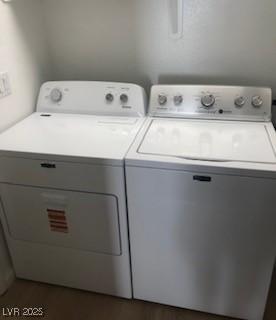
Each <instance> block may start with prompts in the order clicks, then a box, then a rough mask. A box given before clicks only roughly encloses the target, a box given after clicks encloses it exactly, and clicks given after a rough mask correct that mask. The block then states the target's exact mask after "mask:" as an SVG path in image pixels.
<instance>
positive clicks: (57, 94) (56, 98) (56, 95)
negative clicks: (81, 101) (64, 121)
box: [50, 88, 62, 102]
mask: <svg viewBox="0 0 276 320" xmlns="http://www.w3.org/2000/svg"><path fill="white" fill-rule="evenodd" d="M50 98H51V100H52V101H53V102H60V101H61V100H62V91H61V90H60V89H57V88H55V89H53V90H52V91H51V93H50Z"/></svg>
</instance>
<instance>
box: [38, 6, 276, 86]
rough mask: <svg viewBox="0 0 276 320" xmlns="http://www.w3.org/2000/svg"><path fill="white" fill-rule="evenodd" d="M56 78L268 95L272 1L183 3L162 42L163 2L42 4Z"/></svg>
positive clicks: (275, 50) (273, 80)
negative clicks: (180, 31)
mask: <svg viewBox="0 0 276 320" xmlns="http://www.w3.org/2000/svg"><path fill="white" fill-rule="evenodd" d="M43 6H44V12H45V16H46V21H47V31H48V39H49V40H50V46H51V52H52V57H53V67H54V70H55V75H54V77H55V78H56V79H88V80H89V79H91V80H93V79H100V80H118V81H120V80H124V81H134V82H137V83H140V84H143V85H145V86H147V87H148V86H149V85H150V84H151V83H157V82H161V83H164V82H184V83H224V84H241V85H243V84H244V85H267V86H271V87H273V88H274V91H275V92H276V77H275V74H276V73H275V69H276V38H275V37H276V36H275V35H276V33H275V30H276V1H275V0H262V1H260V0H242V1H233V0H184V11H185V16H184V36H183V39H182V40H181V41H174V40H171V39H170V38H169V37H168V13H167V1H166V0H78V1H75V0H58V1H56V0H47V1H43Z"/></svg>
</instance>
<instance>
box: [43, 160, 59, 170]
mask: <svg viewBox="0 0 276 320" xmlns="http://www.w3.org/2000/svg"><path fill="white" fill-rule="evenodd" d="M40 166H41V167H42V168H46V169H56V165H55V164H54V163H46V162H44V163H41V164H40Z"/></svg>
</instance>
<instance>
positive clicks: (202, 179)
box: [193, 176, 212, 182]
mask: <svg viewBox="0 0 276 320" xmlns="http://www.w3.org/2000/svg"><path fill="white" fill-rule="evenodd" d="M193 179H194V181H200V182H211V181H212V178H211V177H208V176H194V177H193Z"/></svg>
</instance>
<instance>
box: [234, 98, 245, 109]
mask: <svg viewBox="0 0 276 320" xmlns="http://www.w3.org/2000/svg"><path fill="white" fill-rule="evenodd" d="M245 102H246V100H245V98H244V97H242V96H239V97H237V98H236V99H235V106H236V107H238V108H242V107H243V106H244V105H245Z"/></svg>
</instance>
